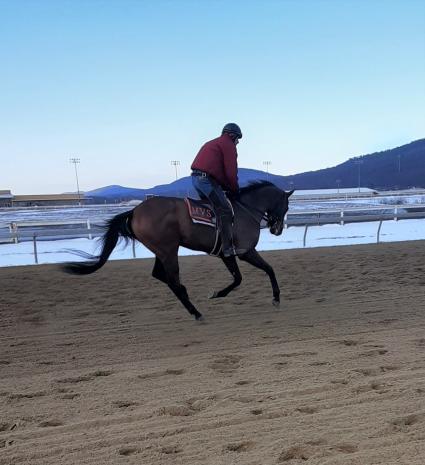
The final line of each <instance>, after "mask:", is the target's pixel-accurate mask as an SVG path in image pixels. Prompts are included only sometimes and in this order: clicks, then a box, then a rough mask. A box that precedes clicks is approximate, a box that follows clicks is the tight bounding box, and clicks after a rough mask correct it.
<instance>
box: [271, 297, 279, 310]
mask: <svg viewBox="0 0 425 465" xmlns="http://www.w3.org/2000/svg"><path fill="white" fill-rule="evenodd" d="M272 304H273V307H276V308H279V307H280V300H276V299H273V302H272Z"/></svg>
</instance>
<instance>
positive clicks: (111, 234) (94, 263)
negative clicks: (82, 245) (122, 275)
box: [62, 210, 134, 274]
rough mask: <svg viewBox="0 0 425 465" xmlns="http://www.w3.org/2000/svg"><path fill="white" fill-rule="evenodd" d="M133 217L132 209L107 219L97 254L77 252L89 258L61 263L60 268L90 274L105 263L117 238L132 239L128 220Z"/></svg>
mask: <svg viewBox="0 0 425 465" xmlns="http://www.w3.org/2000/svg"><path fill="white" fill-rule="evenodd" d="M132 217H133V210H130V211H127V212H125V213H120V214H119V215H116V216H114V217H113V218H111V219H110V220H108V221H107V223H106V225H105V229H106V232H105V234H104V235H103V236H102V237H101V239H100V240H101V246H102V250H101V252H100V254H99V255H97V256H96V255H89V254H86V253H84V252H80V253H78V252H77V254H78V255H80V256H82V257H86V258H89V261H87V262H82V263H80V262H71V263H66V264H65V265H63V267H62V270H63V271H65V272H66V273H71V274H90V273H94V272H95V271H97V270H98V269H99V268H102V266H103V265H104V264H105V263H106V261H107V260H108V258H109V256H110V255H111V253H112V251H113V250H114V248H115V246H116V245H117V242H118V239H119V238H120V237H123V238H124V239H125V240H126V241H127V242H128V241H129V240H130V239H134V234H133V231H132V230H131V225H130V221H131V219H132Z"/></svg>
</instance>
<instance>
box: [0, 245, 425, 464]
mask: <svg viewBox="0 0 425 465" xmlns="http://www.w3.org/2000/svg"><path fill="white" fill-rule="evenodd" d="M262 255H263V256H264V257H265V258H266V259H267V260H268V261H269V262H270V263H271V264H272V265H273V266H274V268H275V271H276V274H277V277H278V281H279V283H280V284H281V288H282V300H283V304H282V307H281V309H280V310H277V311H276V310H275V309H274V308H273V307H272V306H271V304H270V303H271V288H270V285H269V281H268V278H267V277H266V276H265V275H264V274H263V273H262V272H261V271H259V270H255V269H253V268H250V267H249V266H246V265H242V266H241V270H242V272H243V275H244V282H243V283H242V286H241V288H240V289H239V290H237V291H235V292H234V293H233V294H231V295H230V296H229V297H227V298H226V299H224V300H216V301H209V300H207V298H206V297H207V295H208V292H209V291H210V290H211V289H218V288H220V287H223V286H224V285H226V284H227V283H229V281H230V276H229V275H228V273H227V271H226V270H225V268H224V265H222V264H221V262H219V261H218V260H215V259H212V258H210V257H187V258H183V259H181V271H182V276H183V282H184V283H185V285H186V286H187V288H188V291H189V294H190V295H191V297H192V300H193V302H194V303H195V304H196V305H197V306H198V307H199V309H200V311H202V312H203V313H204V315H205V316H206V318H207V323H206V324H199V323H196V322H194V321H192V320H191V319H190V318H189V315H188V314H187V313H186V311H185V310H184V309H183V307H182V306H181V305H180V304H179V303H178V302H177V301H176V300H175V298H174V296H173V295H172V294H171V292H169V291H168V290H167V289H166V288H165V286H164V285H163V284H161V283H158V282H157V281H155V280H153V279H152V278H151V277H150V270H151V268H152V265H153V262H152V261H151V260H137V261H122V262H111V263H108V264H107V266H105V268H104V269H103V270H101V271H100V272H98V273H96V274H95V275H93V276H89V277H73V276H68V275H65V274H62V273H60V272H58V270H57V268H56V267H54V266H39V267H22V268H3V269H0V286H1V292H0V309H1V310H0V331H1V339H0V344H1V354H0V373H1V376H0V465H14V464H31V465H50V464H52V465H53V464H55V465H58V464H67V465H68V464H75V465H77V464H78V465H82V464H102V465H112V464H113V465H115V464H118V465H119V464H149V465H152V464H184V465H191V464H193V465H195V464H196V465H198V464H199V465H203V464H220V465H224V464H226V465H227V464H229V465H230V464H232V465H233V464H250V465H268V464H279V463H283V464H286V463H288V464H289V465H295V464H298V463H303V464H304V463H307V464H308V465H314V464H317V465H319V464H320V465H324V464H334V465H343V464H350V465H354V464H356V465H368V464H385V465H391V464H403V465H404V464H406V465H413V464H418V465H419V464H420V465H423V464H424V463H425V335H424V326H425V316H424V304H425V286H424V284H425V274H424V271H425V260H424V259H425V243H424V242H410V243H398V244H380V245H379V246H374V245H371V246H351V247H339V248H326V249H325V248H324V249H314V250H293V251H281V252H270V253H263V254H262Z"/></svg>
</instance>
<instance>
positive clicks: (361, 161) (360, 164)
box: [354, 159, 363, 192]
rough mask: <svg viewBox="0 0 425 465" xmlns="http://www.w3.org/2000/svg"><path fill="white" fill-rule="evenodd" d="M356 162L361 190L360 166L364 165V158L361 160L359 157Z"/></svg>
mask: <svg viewBox="0 0 425 465" xmlns="http://www.w3.org/2000/svg"><path fill="white" fill-rule="evenodd" d="M354 163H355V164H356V165H357V166H358V169H359V171H358V182H359V192H360V167H361V166H362V164H363V160H360V159H357V160H354Z"/></svg>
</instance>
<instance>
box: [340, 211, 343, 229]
mask: <svg viewBox="0 0 425 465" xmlns="http://www.w3.org/2000/svg"><path fill="white" fill-rule="evenodd" d="M340 216H341V226H344V210H341V215H340Z"/></svg>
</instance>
